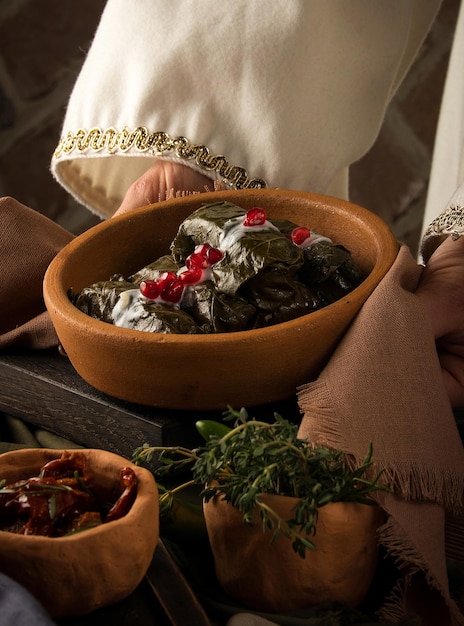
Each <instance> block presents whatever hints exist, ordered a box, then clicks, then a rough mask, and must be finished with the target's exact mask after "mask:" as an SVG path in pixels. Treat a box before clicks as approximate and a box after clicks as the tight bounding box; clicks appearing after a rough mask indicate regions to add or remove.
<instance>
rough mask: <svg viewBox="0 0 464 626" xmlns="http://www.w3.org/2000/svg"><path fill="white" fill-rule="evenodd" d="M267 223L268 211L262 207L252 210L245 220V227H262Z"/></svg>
mask: <svg viewBox="0 0 464 626" xmlns="http://www.w3.org/2000/svg"><path fill="white" fill-rule="evenodd" d="M265 221H266V211H265V210H264V209H261V208H260V207H254V208H253V209H250V210H249V211H248V212H247V214H246V215H245V218H244V220H243V225H244V226H262V225H263V224H264V222H265Z"/></svg>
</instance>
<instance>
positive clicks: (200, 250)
mask: <svg viewBox="0 0 464 626" xmlns="http://www.w3.org/2000/svg"><path fill="white" fill-rule="evenodd" d="M211 248H212V246H211V244H209V243H201V244H199V245H198V246H196V247H195V250H194V252H195V253H196V254H201V256H204V257H205V258H206V257H207V256H208V250H211Z"/></svg>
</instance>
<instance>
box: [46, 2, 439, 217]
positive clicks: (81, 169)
mask: <svg viewBox="0 0 464 626" xmlns="http://www.w3.org/2000/svg"><path fill="white" fill-rule="evenodd" d="M439 6H440V0H389V1H388V2H385V1H384V0H350V1H349V2H347V1H346V0H331V1H330V2H325V1H321V0H223V1H221V2H217V0H201V2H200V1H199V0H170V1H169V2H165V1H163V0H137V2H136V3H128V2H127V1H126V0H109V1H108V3H107V5H106V8H105V10H104V13H103V15H102V19H101V22H100V25H99V27H98V30H97V33H96V36H95V39H94V41H93V44H92V46H91V49H90V51H89V54H88V57H87V59H86V62H85V63H84V66H83V68H82V71H81V73H80V75H79V77H78V80H77V82H76V85H75V88H74V90H73V93H72V95H71V99H70V102H69V105H68V109H67V112H66V117H65V120H64V126H63V133H62V136H63V138H65V140H66V138H67V143H66V142H65V143H63V144H61V145H60V147H59V149H58V151H57V152H56V154H55V156H54V158H53V160H52V172H53V174H54V175H55V176H56V178H57V180H58V181H59V182H60V183H61V184H62V185H63V186H64V187H65V188H67V189H68V190H69V191H70V193H71V194H73V195H74V196H75V197H76V198H77V199H78V200H79V201H80V202H82V203H83V204H85V205H86V206H87V207H88V208H89V209H91V210H92V211H94V212H96V213H98V214H100V215H101V216H103V217H107V216H109V215H111V214H112V213H114V211H115V210H116V209H117V208H118V207H119V204H120V203H121V201H122V199H123V197H124V195H125V192H126V190H127V188H128V187H129V185H130V184H131V183H132V182H133V181H134V180H136V179H137V178H138V177H139V176H140V175H141V174H142V173H143V172H144V171H145V170H146V169H147V168H148V167H149V166H150V165H151V164H152V163H153V160H154V159H155V158H157V157H158V158H167V159H174V160H176V159H177V157H176V155H175V154H174V153H173V152H165V151H164V152H163V153H162V154H157V151H156V150H153V149H152V148H150V147H149V146H148V144H147V141H146V138H145V139H144V140H143V141H142V144H139V145H138V146H137V145H136V142H135V141H131V140H129V142H128V144H124V142H123V140H122V139H121V135H120V134H118V133H121V131H123V129H129V130H128V132H131V131H134V129H137V128H139V127H143V128H145V129H147V133H148V135H150V134H151V133H154V132H158V131H163V132H166V133H168V134H169V136H170V137H172V138H175V137H177V136H185V137H186V138H187V139H188V140H189V142H190V143H191V144H195V145H197V144H200V145H204V146H206V147H207V148H208V150H209V153H210V154H211V155H224V156H225V157H226V159H227V162H228V163H229V164H232V165H236V166H239V167H242V168H245V170H246V172H247V173H248V175H249V177H250V178H253V177H256V178H261V179H264V180H265V181H266V183H267V185H268V186H269V187H280V188H289V189H297V190H307V191H313V192H318V193H329V194H332V195H335V196H339V197H346V196H347V192H348V175H347V171H348V167H349V165H350V164H351V163H353V162H355V161H357V160H358V159H360V158H361V157H362V156H363V155H364V154H365V153H366V152H367V151H368V150H369V148H370V147H371V146H372V144H373V142H374V141H375V139H376V136H377V134H378V131H379V129H380V126H381V124H382V121H383V118H384V114H385V110H386V108H387V106H388V104H389V102H390V100H391V98H392V97H393V95H394V93H395V91H396V89H397V87H398V85H399V84H400V82H401V80H402V79H403V77H404V75H405V73H406V72H407V70H408V69H409V67H410V65H411V63H412V61H413V60H414V57H415V55H416V52H417V51H418V49H419V48H420V46H421V44H422V42H423V39H424V37H425V35H426V33H427V32H428V30H429V28H430V25H431V23H432V22H433V20H434V18H435V15H436V13H437V11H438V8H439ZM94 128H97V129H100V131H96V135H97V137H98V138H99V140H100V142H101V143H98V141H97V142H94V143H93V144H92V143H91V142H87V143H86V141H85V140H86V139H88V137H89V132H90V131H91V130H92V129H94ZM110 128H112V129H115V130H114V138H113V140H114V144H113V145H112V146H110V144H109V140H107V139H105V138H104V135H103V133H104V131H105V130H107V129H110ZM76 134H77V136H78V137H80V139H79V141H80V142H81V143H80V147H79V141H78V140H77V139H76ZM94 135H95V133H94ZM181 160H182V159H181ZM187 164H188V165H190V166H192V167H195V168H198V166H197V165H195V163H192V161H188V162H187ZM204 173H206V172H204ZM207 175H210V176H211V177H213V178H217V177H219V178H220V176H219V175H218V174H217V173H210V174H208V173H207Z"/></svg>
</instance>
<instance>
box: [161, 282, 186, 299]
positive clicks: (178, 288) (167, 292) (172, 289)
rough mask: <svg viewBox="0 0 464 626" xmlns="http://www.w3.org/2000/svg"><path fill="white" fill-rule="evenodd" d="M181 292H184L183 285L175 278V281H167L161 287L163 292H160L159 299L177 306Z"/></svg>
mask: <svg viewBox="0 0 464 626" xmlns="http://www.w3.org/2000/svg"><path fill="white" fill-rule="evenodd" d="M183 291H184V285H183V284H182V282H181V281H180V280H179V278H177V276H176V279H175V280H173V281H168V282H167V283H166V285H165V286H164V287H163V291H162V292H161V297H162V298H163V300H165V301H166V302H171V303H172V304H177V303H178V302H179V301H180V299H181V298H182V293H183Z"/></svg>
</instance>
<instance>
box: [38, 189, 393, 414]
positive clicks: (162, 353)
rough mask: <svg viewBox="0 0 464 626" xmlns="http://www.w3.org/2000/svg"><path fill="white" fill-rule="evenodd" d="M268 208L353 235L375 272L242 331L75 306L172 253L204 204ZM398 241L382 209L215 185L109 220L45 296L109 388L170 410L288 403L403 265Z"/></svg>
mask: <svg viewBox="0 0 464 626" xmlns="http://www.w3.org/2000/svg"><path fill="white" fill-rule="evenodd" d="M216 201H230V202H233V203H235V204H238V205H239V206H242V207H243V208H245V209H246V210H248V209H250V208H252V207H254V206H261V207H262V208H264V209H265V210H266V212H267V214H268V216H269V217H270V218H271V219H272V218H273V217H274V218H276V217H278V218H286V219H289V220H292V221H293V222H295V223H297V224H299V225H301V226H307V227H308V228H310V229H312V230H314V231H316V232H318V233H320V234H322V235H326V236H328V237H330V238H332V239H333V240H334V242H336V243H341V244H343V245H344V246H345V247H346V248H348V249H349V250H350V252H351V253H352V256H353V259H354V260H355V262H356V263H358V265H359V266H360V267H361V268H362V269H363V270H364V272H365V273H366V274H367V277H366V279H365V280H364V281H363V282H362V284H361V285H359V286H358V287H357V288H356V289H354V290H353V291H352V292H351V293H350V294H349V295H347V296H346V297H344V298H341V299H340V300H338V301H337V302H335V303H333V304H331V305H329V306H327V307H325V308H324V309H321V310H318V311H315V312H313V313H310V314H308V315H305V316H303V317H300V318H298V319H295V320H291V321H288V322H284V323H281V324H277V325H275V326H271V327H267V328H262V329H257V330H252V331H241V332H235V333H218V334H211V335H174V334H169V335H166V334H155V333H153V334H152V333H146V332H141V331H136V330H131V329H126V328H119V327H116V326H113V325H111V324H107V323H104V322H101V321H99V320H95V319H92V318H90V317H89V316H87V315H85V314H84V313H82V312H81V311H79V310H78V309H77V308H76V307H75V306H73V304H72V303H71V301H70V299H69V296H68V293H69V291H70V290H72V292H73V293H77V292H79V291H80V290H81V289H82V288H83V287H86V286H88V285H90V284H92V283H94V282H96V281H101V280H107V279H108V278H109V277H110V276H111V275H112V274H115V273H122V274H123V275H125V276H128V275H130V274H131V273H134V272H135V271H137V270H138V269H140V268H141V267H143V266H144V265H146V264H148V263H150V262H152V261H154V260H155V259H156V258H158V257H159V256H161V255H162V254H167V253H169V245H170V243H171V241H172V239H173V238H174V236H175V234H176V232H177V229H178V226H179V224H180V223H181V222H182V221H183V220H184V219H185V218H186V217H187V216H188V215H189V214H190V213H192V212H193V211H194V210H196V209H197V208H198V207H200V206H201V205H203V204H206V203H210V202H216ZM397 252H398V243H397V241H396V239H395V237H394V235H393V233H392V232H391V231H390V229H389V228H388V226H387V225H386V224H385V223H384V222H383V221H382V220H381V219H380V218H378V217H377V216H375V215H374V214H372V213H370V212H369V211H367V210H366V209H363V208H361V207H359V206H357V205H354V204H351V203H349V202H345V201H343V200H340V199H336V198H332V197H327V196H320V195H313V194H309V193H305V192H295V191H285V190H267V189H259V190H242V191H225V192H212V193H205V194H198V195H193V196H189V197H187V198H180V199H174V200H170V201H167V202H163V203H161V204H155V205H152V206H148V207H143V208H141V209H137V210H135V211H133V212H131V213H129V214H125V215H122V216H120V217H117V218H113V219H110V220H108V221H106V222H103V223H102V224H99V225H97V226H95V227H93V228H91V229H90V230H89V231H87V232H85V233H84V234H82V235H80V236H79V237H77V238H76V239H74V240H73V241H72V242H71V243H69V244H68V245H67V246H66V247H65V248H63V250H61V251H60V253H59V254H58V255H57V256H56V257H55V259H54V260H53V261H52V263H51V264H50V266H49V268H48V270H47V273H46V275H45V280H44V298H45V303H46V306H47V309H48V311H49V314H50V316H51V319H52V321H53V324H54V326H55V329H56V332H57V334H58V337H59V339H60V342H61V343H62V345H63V348H64V349H65V351H66V353H67V355H68V357H69V359H70V361H71V363H72V364H73V366H74V367H75V369H76V371H77V372H78V373H79V374H80V375H81V376H82V378H84V379H85V380H86V381H87V382H88V383H89V384H91V385H92V386H94V387H95V388H97V389H98V390H100V391H103V392H104V393H107V394H109V395H110V396H114V397H117V398H120V399H122V400H126V401H131V402H136V403H140V404H145V405H151V406H158V407H163V408H170V409H192V410H194V409H199V410H208V409H221V410H223V409H225V408H226V407H227V405H231V406H233V407H242V406H256V405H263V404H267V403H270V402H275V401H279V400H284V399H286V398H289V397H291V396H292V395H293V394H295V391H296V389H297V387H298V386H299V385H301V384H304V383H308V382H310V381H311V380H313V379H314V378H315V377H317V375H318V373H319V372H320V370H321V368H322V367H323V366H324V364H325V363H326V362H327V360H328V358H329V357H330V355H331V353H332V351H333V350H334V348H335V346H336V345H337V343H338V342H339V340H340V338H341V337H342V335H343V333H344V332H345V330H346V329H347V327H348V325H349V324H350V322H351V321H352V320H353V318H354V317H355V315H356V313H357V312H358V311H359V309H360V307H361V306H362V304H363V303H364V302H365V300H366V299H367V298H368V296H369V295H370V293H371V292H372V291H373V289H374V288H375V287H376V285H377V284H378V283H379V281H380V280H381V279H382V278H383V276H384V275H385V274H386V272H387V271H388V269H389V268H390V266H391V265H392V263H393V261H394V259H395V257H396V255H397Z"/></svg>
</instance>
